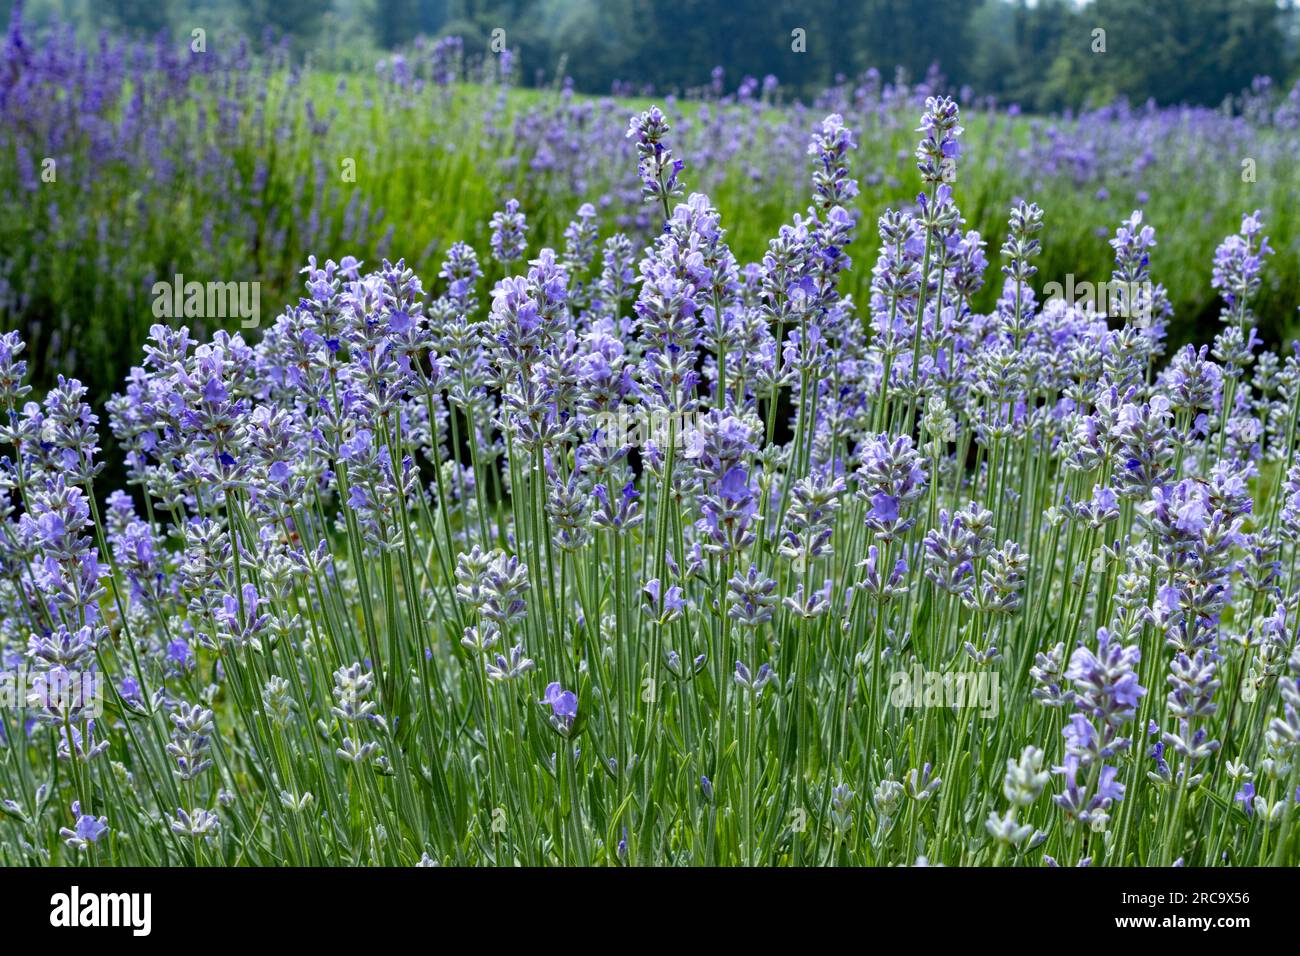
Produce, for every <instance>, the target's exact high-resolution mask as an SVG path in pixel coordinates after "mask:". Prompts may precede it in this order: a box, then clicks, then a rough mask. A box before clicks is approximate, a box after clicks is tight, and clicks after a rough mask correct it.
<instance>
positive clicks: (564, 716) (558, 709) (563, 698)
mask: <svg viewBox="0 0 1300 956" xmlns="http://www.w3.org/2000/svg"><path fill="white" fill-rule="evenodd" d="M539 703H543V704H550V705H551V711H552V713H553V714H554V715H555V716H556V717H557V718H559V719H560V720H563V721H565V722H566V723H572V722H573V719H574V718H575V717H577V716H578V695H577V694H575V693H574V692H573V691H571V690H565V689H564V688H563V687H561V686H560V684H559V682H558V681H553V682H551V683H550V684H547V685H546V691H545V696H544V697H543V698H542V699H541V701H539Z"/></svg>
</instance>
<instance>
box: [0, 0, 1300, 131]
mask: <svg viewBox="0 0 1300 956" xmlns="http://www.w3.org/2000/svg"><path fill="white" fill-rule="evenodd" d="M14 2H15V0H0V9H3V8H8V7H12V6H13V4H14ZM1298 2H1300V0H1036V2H1032V3H1031V2H1029V0H26V3H25V9H26V18H27V19H28V20H32V21H41V20H50V19H55V18H59V19H64V20H68V19H71V20H73V21H74V22H76V23H77V24H78V25H79V26H81V27H82V28H83V29H97V28H100V27H103V26H112V27H117V28H120V29H125V30H129V31H132V32H135V33H140V34H151V33H156V32H157V31H159V30H163V29H171V30H172V31H175V32H177V33H181V34H185V33H188V32H189V31H190V30H192V29H193V28H195V27H198V26H201V27H204V28H206V29H207V30H208V31H209V34H212V33H213V32H214V31H221V30H235V29H239V30H243V31H246V32H248V33H250V34H252V35H255V36H261V35H263V34H265V33H266V32H267V31H270V32H271V33H274V34H277V35H282V36H287V37H288V38H289V40H290V42H291V44H292V46H293V48H294V49H295V51H296V52H297V53H298V54H299V55H302V56H306V55H310V56H311V57H312V58H313V60H314V61H315V62H317V63H318V64H320V65H322V66H326V67H334V68H348V67H351V66H356V65H360V64H361V63H364V62H366V61H367V60H370V59H373V57H374V55H375V54H376V52H377V51H380V50H395V49H401V48H405V47H407V46H409V44H410V43H411V42H412V41H413V40H414V39H415V37H416V36H418V35H424V36H428V37H433V36H438V35H444V34H458V35H460V36H462V37H464V39H465V47H466V50H467V51H474V50H486V49H487V45H488V43H489V40H490V38H491V37H492V35H493V31H494V30H498V29H500V30H504V31H505V40H506V43H507V44H508V45H509V46H510V47H511V48H512V49H516V50H518V51H519V53H520V55H521V60H522V69H521V71H520V75H521V76H522V78H523V80H524V82H525V83H529V82H536V80H537V78H538V77H539V76H544V77H547V78H550V77H553V76H554V75H555V74H556V73H557V72H558V71H560V70H561V69H562V70H563V72H564V74H565V75H567V76H571V77H572V78H573V81H574V83H575V85H576V86H577V88H578V89H580V90H583V91H587V92H607V91H609V90H610V89H611V88H612V85H613V84H614V83H615V82H616V81H623V82H624V83H630V84H631V86H632V88H633V89H641V88H643V87H646V86H647V85H653V86H654V88H655V89H656V90H659V91H661V92H662V91H669V90H684V89H687V88H690V87H693V86H702V85H705V84H706V83H708V82H709V78H710V72H711V71H712V69H713V68H714V67H715V66H722V67H723V68H724V69H725V71H726V80H725V82H726V84H727V86H728V88H734V86H735V85H736V84H737V83H738V82H739V81H740V79H741V78H742V77H743V76H746V75H749V76H754V77H756V78H762V77H763V76H766V75H768V74H772V75H775V76H776V77H778V78H779V79H780V80H781V82H782V84H783V85H785V86H787V87H794V88H796V89H798V90H799V91H800V92H802V93H805V94H807V93H812V92H815V91H816V90H817V89H820V88H822V87H824V86H825V85H826V84H828V83H830V82H833V81H834V80H835V79H836V78H837V77H841V76H854V75H857V74H859V73H861V72H862V71H864V70H866V69H868V68H870V67H875V68H877V69H879V70H880V71H881V72H882V73H884V74H885V76H886V77H892V75H893V71H894V70H895V68H900V67H901V68H902V69H904V70H906V71H907V73H908V75H909V76H911V77H919V76H921V75H923V74H924V73H925V72H926V70H927V69H928V68H929V67H930V66H931V65H932V64H936V63H937V64H938V65H939V67H940V69H941V70H942V72H943V73H944V75H945V76H946V77H947V78H948V80H949V82H950V83H952V84H953V85H955V86H962V85H969V86H970V87H971V88H972V90H974V91H975V92H976V93H977V94H981V95H994V96H996V97H997V98H998V99H999V100H1001V101H1003V102H1015V103H1018V104H1020V105H1021V107H1022V108H1024V109H1027V110H1033V111H1054V110H1060V109H1063V108H1078V107H1081V106H1086V105H1089V104H1095V103H1099V102H1106V101H1109V100H1111V99H1113V98H1115V97H1116V96H1127V97H1128V98H1130V99H1131V100H1135V101H1144V100H1146V99H1147V98H1149V97H1154V98H1155V99H1156V100H1157V101H1158V102H1161V103H1176V102H1188V103H1201V104H1211V105H1213V104H1218V103H1219V102H1221V101H1222V100H1223V98H1224V97H1225V96H1230V95H1232V94H1235V93H1237V92H1239V91H1240V90H1242V89H1243V88H1245V87H1246V86H1248V85H1249V84H1250V82H1251V80H1252V79H1253V78H1254V77H1255V76H1258V75H1268V76H1271V77H1273V78H1274V79H1275V80H1278V81H1281V82H1286V81H1289V80H1290V79H1291V78H1293V77H1294V76H1295V75H1296V73H1297V67H1298V66H1300V6H1298V5H1297V4H1298Z"/></svg>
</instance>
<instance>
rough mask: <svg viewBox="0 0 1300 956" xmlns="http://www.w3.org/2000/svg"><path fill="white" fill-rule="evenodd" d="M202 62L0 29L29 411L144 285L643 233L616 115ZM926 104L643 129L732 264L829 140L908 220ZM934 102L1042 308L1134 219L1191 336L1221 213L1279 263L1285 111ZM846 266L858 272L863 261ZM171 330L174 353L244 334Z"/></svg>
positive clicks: (755, 89)
mask: <svg viewBox="0 0 1300 956" xmlns="http://www.w3.org/2000/svg"><path fill="white" fill-rule="evenodd" d="M17 9H18V10H19V11H21V7H20V6H19V7H18V8H17ZM201 46H202V48H201V49H196V48H195V41H193V40H192V39H190V38H188V37H185V38H177V39H176V40H174V41H165V40H159V41H157V42H154V43H149V44H141V43H130V42H126V41H123V40H120V39H116V38H114V37H112V36H108V35H105V36H103V37H101V38H100V39H99V40H98V41H97V42H96V43H93V44H87V43H85V42H83V41H81V40H79V39H78V38H77V37H76V36H75V35H74V34H73V32H72V31H71V30H70V29H69V30H67V31H55V32H54V33H52V34H49V35H45V36H42V37H40V38H35V39H34V38H32V37H31V36H29V35H27V34H26V33H25V32H24V27H23V22H22V20H21V13H20V12H19V13H18V14H16V15H15V18H14V20H13V22H12V23H11V25H10V29H9V32H8V34H7V37H6V39H5V41H4V44H3V49H0V210H3V213H4V215H3V216H0V322H2V323H3V327H4V328H6V329H18V330H21V331H22V332H23V333H24V336H25V337H26V339H27V341H28V347H29V352H28V359H29V361H31V362H32V364H33V366H34V372H35V373H36V375H37V377H38V379H39V380H40V381H41V382H42V383H43V384H49V383H52V382H53V380H54V376H55V374H57V373H58V372H60V371H63V372H74V373H75V374H78V375H79V377H81V379H82V380H83V381H85V382H86V383H87V384H88V385H89V387H90V388H91V390H92V394H93V395H95V396H96V398H102V397H103V396H105V395H107V394H108V393H109V392H110V391H111V390H112V388H114V387H115V385H116V383H117V381H118V380H119V379H120V377H121V375H122V374H123V373H124V372H125V370H126V369H127V368H128V367H129V364H130V362H131V360H132V359H131V349H132V347H133V346H132V345H131V343H134V342H138V341H139V340H140V339H141V338H142V337H143V336H144V335H145V334H147V329H148V325H149V323H150V322H152V321H154V319H153V318H152V317H151V312H153V309H154V306H155V305H156V302H157V295H156V293H155V291H154V289H155V284H156V283H158V282H170V281H173V279H174V277H175V276H176V275H178V274H179V275H182V276H184V277H185V278H186V279H188V280H197V281H199V282H203V283H207V282H219V283H246V284H251V283H258V284H259V290H260V291H259V295H260V296H261V297H262V299H263V301H264V309H263V310H262V311H264V312H265V313H267V314H269V313H270V312H271V311H272V309H273V308H274V307H275V303H278V302H280V301H284V300H287V299H289V298H291V297H292V296H293V294H294V292H295V290H294V289H293V287H292V284H291V282H290V277H291V276H292V275H293V274H294V271H295V270H296V268H297V267H298V265H299V264H300V263H301V262H302V261H303V259H304V258H305V256H306V255H307V254H308V253H309V252H312V251H316V250H323V249H348V250H349V251H351V252H353V254H355V255H359V256H361V257H363V258H365V259H367V260H369V261H372V262H373V261H380V260H381V259H383V258H392V259H396V258H399V257H400V258H403V259H405V261H406V262H408V263H409V264H410V265H411V266H412V267H413V268H416V269H418V270H420V271H421V272H422V273H425V274H428V273H431V272H432V271H434V270H435V269H436V267H437V263H438V262H439V261H440V260H441V259H442V258H443V257H444V256H445V255H446V252H447V249H448V248H449V247H450V246H451V245H452V244H453V243H454V242H456V241H459V240H464V241H469V242H472V243H474V244H476V245H480V246H481V245H482V244H483V243H485V242H486V240H487V232H486V223H487V221H488V218H489V216H490V214H491V212H492V210H493V209H494V208H496V205H497V204H498V203H499V201H500V197H501V196H503V195H513V196H515V197H517V198H518V199H520V201H521V202H523V203H524V204H525V206H526V207H527V208H528V209H529V211H530V218H531V220H532V224H533V228H534V235H535V236H537V237H538V238H539V240H541V241H544V242H548V243H550V244H553V245H557V244H559V243H560V242H561V241H562V230H563V229H564V226H565V224H566V223H567V222H568V221H569V220H570V219H571V218H572V216H573V214H574V211H575V210H576V209H577V208H578V207H579V206H580V205H582V204H583V203H584V202H591V203H592V204H593V206H594V207H595V208H596V209H597V210H598V211H599V213H600V215H601V218H602V222H603V223H606V224H607V225H608V226H612V227H615V228H618V229H620V230H622V231H625V232H627V233H628V234H629V235H631V236H634V237H635V238H637V239H638V240H644V239H646V238H648V237H650V236H652V235H653V233H654V232H655V230H656V229H657V228H658V223H657V222H656V221H655V220H654V217H652V216H649V215H647V214H646V213H645V211H644V210H643V209H642V208H641V207H640V204H639V202H638V192H637V183H636V178H635V176H634V174H633V172H632V170H633V166H634V163H633V161H632V158H631V156H632V154H631V144H630V143H629V142H628V140H627V139H626V138H625V137H624V136H623V132H624V127H625V118H626V113H627V112H628V110H629V107H627V106H626V105H625V103H623V102H620V101H618V100H615V99H612V98H604V99H593V98H585V97H580V96H576V95H574V94H573V93H572V91H571V90H569V89H568V88H567V87H564V86H563V84H561V85H559V86H557V87H555V88H552V89H551V90H549V91H545V92H538V91H520V90H515V89H512V78H513V77H514V76H515V75H516V74H518V73H519V72H520V67H519V66H518V65H517V64H516V63H515V62H514V58H513V57H512V56H511V55H510V54H509V53H508V52H507V53H504V54H502V55H500V56H489V57H487V58H482V57H478V56H476V55H475V54H474V53H473V52H472V51H465V50H464V49H463V48H462V45H461V44H460V43H459V42H458V41H456V40H455V39H454V38H451V39H444V40H440V41H437V42H431V43H420V44H417V45H416V46H415V47H414V48H413V49H412V50H411V51H410V52H409V54H408V55H406V56H404V57H395V58H392V59H390V60H388V61H385V62H383V63H381V64H379V65H378V68H377V69H376V71H375V73H374V75H373V76H362V77H357V76H334V75H328V74H322V73H319V72H316V71H314V70H312V69H310V68H306V69H304V68H303V67H301V66H300V65H292V64H291V63H290V62H289V58H288V55H287V53H286V52H285V51H284V50H283V49H280V48H274V47H272V48H268V49H264V50H257V49H252V48H250V47H249V46H248V45H246V44H244V43H243V42H242V41H237V40H233V39H230V38H226V37H222V36H217V35H212V36H210V37H207V38H206V39H205V41H204V43H203V44H202V45H201ZM732 82H734V81H732ZM941 85H942V81H941V79H940V78H939V77H937V76H930V77H927V78H925V79H924V80H923V81H922V82H920V83H917V84H915V85H909V84H908V83H906V82H903V81H902V80H901V79H895V80H894V81H893V82H889V81H887V79H886V78H882V77H881V76H880V75H878V74H876V73H874V72H873V73H869V74H867V75H864V76H862V77H860V78H857V79H856V80H852V81H846V82H844V83H842V84H840V85H838V86H836V87H834V88H832V89H830V90H827V91H826V92H825V94H824V95H822V96H821V97H820V98H819V99H818V100H817V102H815V103H814V104H813V105H812V106H811V107H809V106H804V105H801V104H798V103H787V102H786V98H787V97H786V94H785V93H784V92H783V90H782V88H781V86H780V84H779V83H778V82H777V80H776V78H775V77H766V78H764V79H762V80H757V79H754V78H749V77H745V78H739V82H738V83H737V84H736V85H735V86H734V88H733V87H732V86H731V84H730V83H729V82H728V78H726V77H724V76H722V75H721V74H720V73H717V74H715V76H714V78H713V81H712V83H711V84H710V85H708V86H706V87H703V88H701V89H700V90H698V91H694V92H693V93H692V94H691V95H690V97H688V98H687V99H685V100H683V101H681V102H670V103H668V104H666V112H667V113H668V116H669V119H670V120H671V121H672V122H673V124H674V128H675V129H676V131H677V133H676V137H677V149H678V154H679V155H681V156H682V157H683V158H684V159H685V160H686V161H687V162H688V163H689V164H690V167H691V169H692V170H693V176H694V181H695V184H696V186H697V188H701V189H704V190H705V191H707V192H708V193H709V195H710V196H711V198H712V199H713V200H714V203H715V205H716V206H717V207H718V208H720V209H722V210H723V211H724V212H726V213H727V214H728V215H733V216H734V218H735V219H736V222H735V224H734V226H733V229H732V232H731V240H732V245H733V248H735V249H736V250H737V253H738V255H741V256H742V257H744V258H754V259H756V258H758V257H760V256H761V255H762V253H763V250H764V248H765V245H766V242H767V238H768V236H769V235H770V234H772V233H773V232H774V231H775V230H776V229H777V228H778V226H779V225H780V223H781V222H782V221H784V219H785V215H786V211H787V210H788V209H789V208H791V207H792V206H793V205H797V204H798V203H800V202H802V199H801V198H800V197H802V196H805V195H807V192H808V189H809V188H810V186H811V182H810V179H809V173H808V171H807V168H806V165H805V164H804V163H803V162H802V159H801V157H802V153H803V150H804V146H805V139H806V134H807V130H808V129H809V128H811V126H812V125H813V124H814V123H815V122H816V120H817V119H818V118H819V117H821V116H824V115H827V114H829V113H831V112H835V113H839V114H840V115H842V116H844V117H845V122H846V123H848V124H849V125H850V126H852V127H853V128H854V129H855V130H857V131H858V132H859V135H861V136H862V137H863V138H864V139H869V140H870V141H871V142H872V144H873V147H872V149H871V150H869V151H866V153H865V154H864V156H863V157H862V160H861V167H862V168H861V170H860V176H859V179H860V184H861V187H862V189H863V195H864V199H866V200H869V201H870V202H871V203H872V204H874V206H875V207H876V208H883V207H884V206H886V205H892V206H894V207H896V208H902V209H905V210H907V211H909V212H911V213H912V214H916V213H917V209H916V207H915V203H914V196H915V190H914V187H913V185H912V184H911V183H909V182H907V181H906V177H900V176H899V175H898V157H899V156H905V155H906V153H907V152H908V151H909V150H910V145H909V144H908V137H909V136H910V130H911V127H912V125H913V119H912V118H913V117H914V116H915V115H917V113H918V112H919V111H920V110H921V108H922V106H923V103H924V101H925V98H926V97H927V96H929V95H932V94H935V93H938V92H940V88H941ZM958 99H959V100H960V101H961V102H962V103H963V104H964V105H965V106H966V107H967V112H968V125H969V126H970V127H971V129H972V134H971V135H970V136H969V137H968V140H969V142H968V147H969V148H968V153H969V156H968V161H967V162H966V163H965V164H964V165H963V167H962V175H963V184H962V185H963V190H964V191H965V192H966V195H967V196H968V197H969V200H970V201H969V203H968V208H969V209H970V210H972V213H971V216H972V226H973V227H975V228H978V229H980V230H981V231H983V232H984V233H986V234H993V233H994V232H995V231H996V230H997V228H999V227H998V219H999V218H1000V217H1001V216H1002V215H1003V212H1002V210H1005V209H1006V208H1007V207H1008V205H1010V204H1012V202H1013V201H1015V200H1017V199H1019V198H1028V197H1030V196H1032V197H1034V198H1037V199H1038V200H1039V201H1040V202H1048V201H1049V200H1050V201H1051V202H1052V204H1053V205H1056V206H1060V207H1064V206H1065V205H1066V204H1067V203H1068V204H1070V206H1071V208H1075V209H1078V208H1082V209H1086V210H1088V214H1087V215H1083V216H1072V217H1070V220H1069V222H1068V223H1062V225H1061V229H1060V235H1059V236H1058V241H1057V243H1055V244H1054V245H1053V246H1052V247H1051V248H1050V249H1049V250H1048V251H1047V253H1046V254H1045V257H1044V260H1043V263H1042V265H1043V268H1044V270H1045V274H1047V275H1048V276H1050V277H1051V278H1052V279H1054V280H1059V281H1064V279H1065V277H1066V275H1067V274H1069V275H1074V276H1076V277H1078V279H1079V280H1080V281H1083V280H1085V279H1087V280H1090V281H1097V280H1098V279H1099V278H1100V277H1103V276H1104V275H1105V274H1106V271H1107V268H1106V261H1107V250H1106V246H1105V235H1107V234H1108V233H1109V229H1110V226H1111V224H1112V223H1113V222H1115V221H1117V220H1118V218H1120V217H1121V216H1122V215H1124V214H1126V213H1127V212H1128V211H1129V210H1130V209H1132V208H1134V207H1142V208H1145V209H1146V210H1147V212H1148V215H1149V216H1150V217H1151V218H1152V219H1153V220H1155V221H1160V222H1174V221H1177V222H1179V224H1180V228H1179V229H1178V230H1171V231H1169V232H1168V233H1167V235H1166V237H1165V246H1164V252H1163V255H1164V261H1165V267H1166V270H1167V272H1166V275H1167V279H1168V281H1169V282H1170V285H1171V288H1172V289H1174V290H1176V291H1175V295H1176V296H1177V304H1178V305H1179V306H1180V314H1181V315H1182V317H1183V321H1184V322H1185V323H1192V324H1194V323H1195V322H1197V321H1198V320H1199V319H1201V318H1202V317H1203V316H1204V314H1205V313H1206V311H1207V309H1208V310H1209V314H1210V315H1211V316H1212V311H1213V310H1212V305H1211V302H1212V300H1211V297H1210V295H1209V293H1208V286H1207V285H1206V283H1205V281H1204V269H1205V263H1206V262H1207V261H1208V258H1209V255H1210V252H1211V251H1212V249H1213V246H1214V243H1215V242H1216V241H1217V236H1218V235H1221V234H1222V233H1223V232H1224V231H1227V229H1228V228H1230V223H1231V221H1232V220H1233V219H1234V217H1235V216H1236V215H1237V214H1238V210H1240V209H1241V208H1251V209H1254V208H1260V209H1262V210H1263V211H1264V212H1265V214H1266V215H1267V216H1268V218H1269V221H1270V223H1271V229H1272V233H1273V235H1274V237H1275V240H1276V241H1277V242H1278V243H1279V246H1280V247H1281V248H1283V249H1285V250H1287V251H1288V252H1289V251H1291V250H1292V249H1293V248H1294V243H1295V242H1296V241H1297V239H1296V237H1297V236H1300V229H1295V228H1293V213H1292V212H1291V210H1292V209H1294V208H1296V207H1297V206H1300V203H1297V202H1296V201H1295V198H1296V197H1295V196H1294V186H1291V185H1289V184H1290V182H1291V177H1290V175H1289V170H1290V164H1291V158H1292V157H1293V156H1294V155H1295V152H1296V148H1297V145H1298V144H1297V139H1300V128H1298V125H1297V116H1300V90H1292V91H1291V92H1290V94H1288V95H1278V94H1277V93H1276V91H1273V90H1271V89H1268V88H1267V86H1266V85H1259V86H1257V88H1256V89H1254V90H1252V91H1250V92H1249V93H1247V94H1246V95H1245V96H1244V97H1243V98H1242V99H1241V100H1240V101H1239V102H1238V103H1236V104H1235V107H1234V108H1233V109H1232V110H1230V111H1228V112H1226V113H1225V112H1222V111H1212V110H1204V109H1163V110H1157V109H1154V108H1151V107H1143V108H1130V107H1127V106H1114V107H1107V108H1104V109H1100V110H1097V111H1095V112H1093V113H1089V114H1085V115H1083V116H1081V117H1062V118H1057V119H1051V120H1049V119H1034V120H1029V119H1026V118H1023V117H1020V116H1018V115H1017V114H1016V111H1015V109H1014V108H1011V109H1006V110H998V109H995V108H994V107H993V105H992V104H988V103H983V102H981V101H980V100H979V99H978V97H976V96H975V95H974V94H973V93H972V92H971V91H962V92H961V95H960V96H959V97H958ZM1247 162H1248V166H1249V175H1247V172H1246V170H1245V169H1244V168H1243V163H1247ZM1244 179H1249V180H1251V181H1250V182H1244V181H1243V180H1244ZM1187 183H1195V184H1196V189H1189V188H1186V184H1187ZM742 210H743V211H744V215H743V216H742V215H740V213H741V211H742ZM853 252H854V253H855V254H857V255H858V256H859V257H861V256H865V255H869V254H870V244H869V242H868V241H867V240H866V239H865V238H860V239H859V240H858V241H857V244H856V246H855V249H854V250H853ZM1295 260H1296V257H1295V256H1294V255H1288V256H1286V257H1282V259H1281V260H1280V261H1279V264H1278V267H1277V268H1276V269H1275V270H1274V272H1273V274H1272V276H1271V279H1270V282H1269V284H1267V285H1266V287H1265V288H1264V289H1262V290H1261V296H1262V300H1263V301H1265V302H1268V303H1270V305H1272V306H1273V307H1274V308H1271V309H1270V310H1269V313H1268V314H1269V317H1270V319H1269V321H1270V323H1272V324H1271V325H1270V326H1269V327H1268V328H1266V332H1267V333H1268V336H1269V337H1270V338H1275V337H1277V336H1278V335H1279V334H1280V333H1281V332H1282V331H1284V325H1285V323H1286V322H1287V321H1289V318H1290V316H1289V314H1287V315H1286V316H1285V318H1283V319H1276V318H1274V317H1275V316H1279V315H1283V313H1284V311H1285V310H1283V309H1281V308H1280V307H1279V306H1280V305H1285V304H1286V303H1289V302H1290V301H1291V300H1292V299H1294V297H1295V292H1296V290H1297V288H1300V274H1298V273H1300V270H1296V269H1295V268H1293V266H1292V263H1293V262H1294V261H1295ZM497 277H499V274H498V273H492V274H491V278H493V279H495V278H497ZM846 282H848V283H849V288H848V289H847V291H851V292H853V293H854V294H855V295H857V296H858V297H859V298H861V297H863V296H864V295H865V294H867V292H868V291H869V287H868V284H867V282H866V276H865V273H863V274H862V275H861V276H858V275H850V276H848V277H847V278H846ZM992 302H993V296H992V295H989V296H987V297H986V298H985V299H983V300H981V301H980V302H979V303H978V304H979V306H980V307H981V308H983V309H987V308H989V307H991V305H992ZM196 311H197V314H195V315H192V316H190V319H191V325H192V327H194V328H195V330H196V332H200V333H201V334H207V333H210V332H212V331H214V330H215V329H217V328H221V327H227V328H229V327H233V326H234V325H235V324H236V320H237V319H249V318H250V316H248V315H239V316H234V315H232V314H225V313H224V312H221V313H220V314H207V313H206V312H204V310H202V309H200V310H196ZM208 311H213V310H208ZM217 311H220V310H217ZM1178 334H1179V337H1180V339H1181V338H1182V337H1183V334H1184V333H1183V330H1178Z"/></svg>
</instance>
